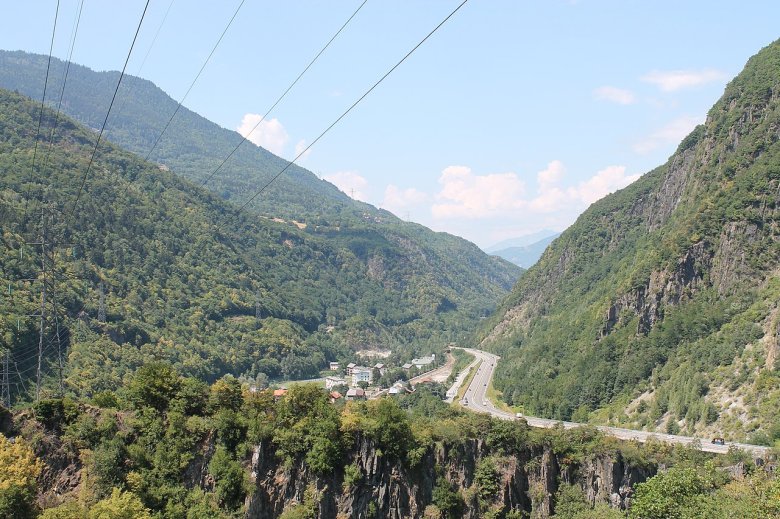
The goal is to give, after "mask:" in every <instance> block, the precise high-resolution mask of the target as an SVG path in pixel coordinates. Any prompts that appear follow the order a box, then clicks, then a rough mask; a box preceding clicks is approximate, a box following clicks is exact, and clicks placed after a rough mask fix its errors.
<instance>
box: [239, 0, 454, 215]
mask: <svg viewBox="0 0 780 519" xmlns="http://www.w3.org/2000/svg"><path fill="white" fill-rule="evenodd" d="M466 2H468V0H463V1H462V2H461V3H460V4H458V6H457V7H456V8H455V9H454V10H453V11H452V12H451V13H450V14H448V15H447V17H446V18H444V20H442V21H441V22H439V24H438V25H437V26H436V27H434V28H433V30H431V32H429V33H428V34H427V35H426V36H425V37H424V38H423V39H422V40H420V42H419V43H418V44H417V45H415V46H414V47H413V48H412V50H410V51H409V52H407V53H406V55H405V56H404V57H403V58H401V60H400V61H399V62H398V63H396V64H395V65H393V67H392V68H391V69H390V70H388V71H387V72H386V73H385V75H384V76H382V77H381V78H379V80H378V81H377V82H376V83H374V84H373V86H371V88H369V89H368V90H366V92H365V93H364V94H363V95H362V96H360V98H358V100H357V101H355V102H354V103H352V105H351V106H350V107H349V108H347V109H346V111H345V112H344V113H342V114H341V115H340V116H339V117H338V118H337V119H336V120H335V121H333V122H332V123H331V125H330V126H328V127H327V128H325V130H323V131H322V133H320V134H319V136H317V138H316V139H314V140H313V141H312V142H311V144H309V145H308V146H306V148H305V149H304V150H303V151H301V152H300V153H298V155H296V156H295V158H294V159H293V160H291V161H288V162H287V165H286V166H285V167H283V168H282V169H281V170H280V171H279V172H278V173H277V174H276V175H274V176H273V177H272V178H271V179H270V180H269V181H268V182H266V183H265V184H264V185H263V186H262V187H261V188H260V189H259V190H257V192H256V193H255V194H254V195H252V196H251V197H250V198H249V200H247V201H246V202H244V204H243V205H242V206H241V207H239V211H241V210H243V209H245V208H246V207H247V206H248V205H249V204H250V203H251V202H252V201H253V200H254V199H255V198H257V197H258V196H259V195H260V194H261V193H263V191H265V190H266V189H267V188H268V186H270V185H271V184H272V183H273V182H274V181H275V180H276V179H278V178H279V177H280V176H281V175H282V174H283V173H284V172H285V171H287V170H288V169H289V168H290V166H292V165H293V164H294V163H295V161H297V160H298V159H299V158H301V157H302V156H303V155H304V154H305V153H306V152H307V151H309V149H311V147H312V146H314V145H315V144H317V142H318V141H319V140H320V139H322V137H324V136H325V134H326V133H328V132H329V131H330V130H331V128H333V127H334V126H336V125H337V124H338V123H339V121H341V120H342V119H343V118H344V117H346V116H347V114H348V113H349V112H351V111H352V109H354V108H355V107H356V106H357V105H358V104H359V103H360V102H361V101H362V100H363V99H365V98H366V97H367V96H368V94H370V93H371V92H372V91H373V90H374V89H375V88H376V87H377V86H379V84H380V83H382V81H384V80H385V79H386V78H387V76H389V75H390V74H392V73H393V71H394V70H395V69H397V68H398V67H399V66H401V64H402V63H403V62H404V61H406V59H407V58H408V57H409V56H411V55H412V54H413V53H414V52H415V51H416V50H417V49H418V48H420V46H421V45H422V44H423V43H425V42H426V41H427V40H428V38H430V37H431V36H433V34H434V33H435V32H436V31H438V30H439V29H440V28H441V27H442V26H443V25H444V24H445V23H447V21H448V20H449V19H450V18H452V17H453V16H454V15H455V13H457V12H458V11H459V10H460V8H461V7H463V6H464V5H466Z"/></svg>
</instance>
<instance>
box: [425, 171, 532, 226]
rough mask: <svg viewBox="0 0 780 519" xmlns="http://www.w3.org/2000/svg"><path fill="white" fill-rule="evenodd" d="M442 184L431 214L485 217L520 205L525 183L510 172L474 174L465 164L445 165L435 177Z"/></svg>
mask: <svg viewBox="0 0 780 519" xmlns="http://www.w3.org/2000/svg"><path fill="white" fill-rule="evenodd" d="M439 184H441V186H442V188H441V190H440V191H439V193H438V194H437V195H436V199H437V200H438V203H435V204H433V206H432V207H431V212H432V214H433V216H434V217H435V218H486V217H489V216H492V215H497V214H500V213H503V212H507V211H512V210H515V209H517V208H518V207H521V206H522V205H523V204H524V202H523V200H522V197H523V195H524V194H525V183H524V182H523V181H522V180H520V179H519V178H518V176H517V175H516V174H514V173H501V174H491V175H482V176H479V175H474V174H473V173H472V172H471V169H470V168H468V167H465V166H449V167H447V168H445V169H444V171H442V174H441V176H440V177H439Z"/></svg>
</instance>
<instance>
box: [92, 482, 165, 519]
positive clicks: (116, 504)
mask: <svg viewBox="0 0 780 519" xmlns="http://www.w3.org/2000/svg"><path fill="white" fill-rule="evenodd" d="M86 519H152V515H151V513H149V510H148V509H146V508H145V507H144V505H143V503H142V502H141V500H140V499H139V498H138V496H136V495H135V494H133V493H132V492H122V491H120V490H119V489H117V488H115V489H114V490H113V491H112V492H111V495H110V496H109V497H107V498H105V499H103V500H101V501H98V502H97V503H95V505H94V506H92V508H90V509H89V512H88V513H87V517H86Z"/></svg>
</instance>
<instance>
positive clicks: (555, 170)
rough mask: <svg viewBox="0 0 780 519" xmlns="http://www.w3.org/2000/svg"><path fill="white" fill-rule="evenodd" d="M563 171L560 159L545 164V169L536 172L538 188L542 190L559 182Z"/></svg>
mask: <svg viewBox="0 0 780 519" xmlns="http://www.w3.org/2000/svg"><path fill="white" fill-rule="evenodd" d="M565 171H566V168H565V167H564V166H563V162H561V161H560V160H554V161H552V162H550V163H549V164H547V168H546V169H543V170H542V171H540V172H539V173H537V174H536V182H537V183H538V184H539V189H540V190H542V189H544V188H546V187H549V186H552V185H555V184H557V183H558V182H560V181H561V179H562V178H563V173H564V172H565Z"/></svg>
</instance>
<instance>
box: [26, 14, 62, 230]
mask: <svg viewBox="0 0 780 519" xmlns="http://www.w3.org/2000/svg"><path fill="white" fill-rule="evenodd" d="M59 15H60V0H57V7H56V9H55V11H54V26H53V27H52V29H51V43H50V44H49V59H48V61H47V63H46V78H45V79H44V81H43V95H42V96H41V108H40V110H39V112H38V127H37V128H36V130H35V148H34V149H33V159H32V165H31V166H30V177H29V179H28V184H32V181H33V175H34V173H35V159H36V157H37V155H38V138H39V137H40V135H41V123H42V122H43V107H44V103H45V102H46V88H47V87H48V85H49V71H50V70H51V55H52V51H53V50H54V35H55V34H56V32H57V18H59ZM29 201H30V187H29V185H28V187H27V192H26V194H25V196H24V216H23V217H22V225H24V222H26V221H27V206H28V203H29Z"/></svg>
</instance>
